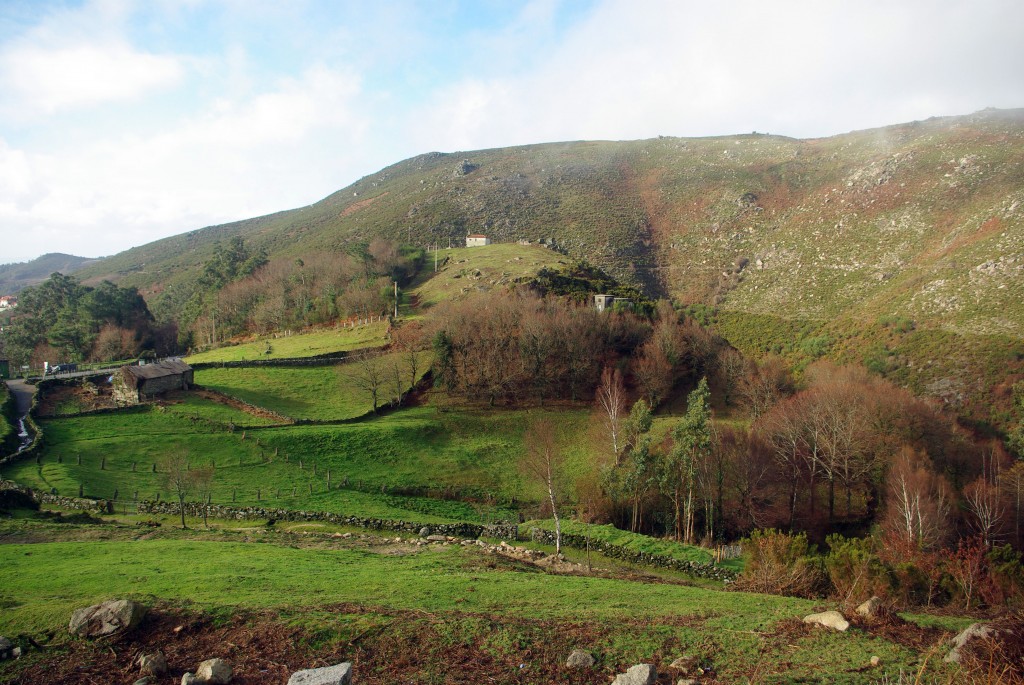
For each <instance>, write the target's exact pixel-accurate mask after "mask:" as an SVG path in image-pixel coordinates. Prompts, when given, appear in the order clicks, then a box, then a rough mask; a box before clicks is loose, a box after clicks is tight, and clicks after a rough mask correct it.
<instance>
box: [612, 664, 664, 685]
mask: <svg viewBox="0 0 1024 685" xmlns="http://www.w3.org/2000/svg"><path fill="white" fill-rule="evenodd" d="M657 679H658V671H657V669H656V668H654V664H637V665H636V666H630V667H629V670H627V671H626V672H625V673H620V674H618V675H617V676H615V680H614V681H612V685H654V682H655V681H656V680H657Z"/></svg>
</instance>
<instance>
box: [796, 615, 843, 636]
mask: <svg viewBox="0 0 1024 685" xmlns="http://www.w3.org/2000/svg"><path fill="white" fill-rule="evenodd" d="M804 623H817V624H818V625H822V626H825V627H826V628H832V629H833V630H838V631H839V632H843V631H845V630H846V629H847V628H849V627H850V622H849V621H847V620H846V619H845V618H843V615H842V614H841V613H839V612H838V611H822V612H821V613H820V614H811V615H809V616H804Z"/></svg>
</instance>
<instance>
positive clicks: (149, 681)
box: [134, 675, 157, 685]
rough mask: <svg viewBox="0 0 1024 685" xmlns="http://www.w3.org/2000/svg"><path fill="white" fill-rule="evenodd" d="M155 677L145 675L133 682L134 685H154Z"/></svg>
mask: <svg viewBox="0 0 1024 685" xmlns="http://www.w3.org/2000/svg"><path fill="white" fill-rule="evenodd" d="M156 682H157V680H156V677H154V676H151V675H145V676H142V677H141V678H139V679H138V680H136V681H135V684H134V685H156Z"/></svg>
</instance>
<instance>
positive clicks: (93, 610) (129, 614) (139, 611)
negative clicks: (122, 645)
mask: <svg viewBox="0 0 1024 685" xmlns="http://www.w3.org/2000/svg"><path fill="white" fill-rule="evenodd" d="M145 615H146V607H144V606H142V605H141V604H139V603H138V602H133V601H132V600H130V599H112V600H110V601H107V602H103V603H102V604H94V605H92V606H90V607H86V608H84V609H78V610H77V611H75V613H73V614H72V615H71V621H70V622H69V623H68V630H69V631H70V632H71V633H72V634H73V635H81V636H83V637H103V636H105V635H113V634H114V633H119V632H124V631H128V630H131V629H132V628H134V627H135V626H137V625H139V622H140V621H142V617H143V616H145Z"/></svg>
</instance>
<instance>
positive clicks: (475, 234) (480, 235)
mask: <svg viewBox="0 0 1024 685" xmlns="http://www.w3.org/2000/svg"><path fill="white" fill-rule="evenodd" d="M466 237H467V238H486V237H487V236H485V235H484V234H482V233H470V234H469V235H467V236H466Z"/></svg>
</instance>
